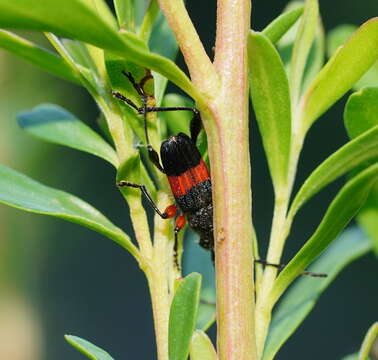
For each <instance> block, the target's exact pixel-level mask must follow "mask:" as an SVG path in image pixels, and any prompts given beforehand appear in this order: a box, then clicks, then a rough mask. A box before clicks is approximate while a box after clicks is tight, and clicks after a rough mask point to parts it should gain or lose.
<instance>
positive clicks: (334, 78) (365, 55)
mask: <svg viewBox="0 0 378 360" xmlns="http://www.w3.org/2000/svg"><path fill="white" fill-rule="evenodd" d="M377 58H378V18H374V19H371V20H369V21H367V22H366V23H365V24H363V25H362V26H361V27H360V28H359V29H358V30H357V31H356V32H355V33H354V34H353V36H352V37H351V38H350V39H349V40H348V41H347V42H346V43H345V45H344V46H343V47H341V48H339V50H338V51H337V52H336V53H335V55H333V56H332V58H331V59H330V60H329V61H328V62H327V64H326V65H325V66H324V67H323V69H322V70H321V71H320V73H319V74H318V75H317V77H316V78H315V79H314V81H313V82H312V83H311V85H310V87H309V88H308V90H307V91H306V93H305V94H304V96H303V99H302V102H301V111H302V122H303V123H302V126H303V127H304V129H305V130H307V129H308V128H309V127H310V126H311V125H312V123H313V122H314V121H315V120H316V119H317V118H318V117H319V116H320V115H322V114H323V113H324V112H325V111H326V110H327V109H328V108H329V107H330V106H331V105H332V104H333V103H335V102H336V101H337V100H338V99H339V98H340V97H341V96H342V95H344V94H345V92H346V91H348V90H349V89H350V88H351V87H352V86H353V84H355V82H356V81H357V80H358V79H359V78H360V77H361V76H362V75H363V74H364V73H365V72H366V71H367V70H368V69H369V68H370V67H371V66H372V65H373V64H374V63H375V61H376V60H377Z"/></svg>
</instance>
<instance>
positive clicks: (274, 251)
mask: <svg viewBox="0 0 378 360" xmlns="http://www.w3.org/2000/svg"><path fill="white" fill-rule="evenodd" d="M301 123H302V122H301V111H300V110H299V107H296V108H295V110H294V115H293V121H292V143H291V150H290V159H289V167H288V175H287V179H288V181H287V185H286V187H285V188H284V189H281V190H280V191H277V193H276V194H275V203H274V213H273V221H272V228H271V233H270V240H269V247H268V253H267V261H268V262H270V263H273V264H279V263H280V261H281V256H282V252H283V248H284V245H285V241H286V239H287V236H288V235H289V233H290V229H291V225H292V221H293V218H292V217H287V211H288V205H289V201H290V196H291V192H292V189H293V185H294V180H295V175H296V171H297V165H298V160H299V155H300V153H301V150H302V145H303V140H304V136H305V131H304V130H303V129H302V127H301ZM277 271H278V270H277V269H276V268H274V267H271V266H268V267H266V268H265V270H264V274H263V278H262V281H261V287H260V291H259V293H258V295H257V303H256V314H255V317H256V333H257V339H256V343H257V349H258V355H259V358H260V357H261V356H262V354H263V350H264V344H265V340H266V337H267V335H268V329H269V324H270V320H271V312H272V308H273V306H274V303H272V302H271V301H269V297H270V293H271V290H272V288H273V285H274V281H275V279H276V277H277Z"/></svg>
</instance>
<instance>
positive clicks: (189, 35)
mask: <svg viewBox="0 0 378 360" xmlns="http://www.w3.org/2000/svg"><path fill="white" fill-rule="evenodd" d="M158 2H159V5H160V8H161V10H162V12H163V13H164V15H165V16H166V18H167V21H168V23H169V26H170V27H171V29H172V30H173V32H174V34H175V36H176V40H177V43H178V44H179V46H180V50H181V52H182V54H183V56H184V59H185V62H186V65H187V66H188V69H189V73H190V77H191V79H192V81H193V83H194V84H195V85H196V86H197V87H199V88H200V89H201V92H203V93H207V94H212V93H213V90H214V89H215V82H217V74H216V72H215V69H214V66H213V64H212V63H211V60H210V59H209V57H208V56H207V54H206V51H205V49H204V47H203V45H202V42H201V40H200V38H199V36H198V34H197V31H196V29H195V28H194V25H193V23H192V21H191V19H190V17H189V14H188V12H187V11H186V8H185V4H184V2H183V0H158Z"/></svg>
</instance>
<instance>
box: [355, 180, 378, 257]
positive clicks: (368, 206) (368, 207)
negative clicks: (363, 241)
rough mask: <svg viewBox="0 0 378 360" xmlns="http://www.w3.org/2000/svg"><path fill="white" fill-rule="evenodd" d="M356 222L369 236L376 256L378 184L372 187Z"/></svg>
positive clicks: (377, 240) (377, 241) (377, 254)
mask: <svg viewBox="0 0 378 360" xmlns="http://www.w3.org/2000/svg"><path fill="white" fill-rule="evenodd" d="M357 222H358V224H359V225H360V226H361V227H362V228H363V229H364V231H365V232H366V234H367V235H368V236H369V238H370V240H371V242H372V244H373V246H374V252H375V255H376V256H378V184H376V185H375V186H374V188H373V189H372V191H371V193H370V195H369V197H368V199H367V200H366V203H365V205H364V206H363V207H362V209H361V211H360V212H359V213H358V216H357Z"/></svg>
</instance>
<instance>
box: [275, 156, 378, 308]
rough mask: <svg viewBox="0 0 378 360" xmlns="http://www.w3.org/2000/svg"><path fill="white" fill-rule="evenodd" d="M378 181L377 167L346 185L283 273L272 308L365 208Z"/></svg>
mask: <svg viewBox="0 0 378 360" xmlns="http://www.w3.org/2000/svg"><path fill="white" fill-rule="evenodd" d="M377 180H378V164H376V165H373V166H370V167H369V168H367V169H366V170H364V171H362V172H360V173H359V174H358V175H356V176H355V177H354V178H352V179H351V180H350V181H348V182H347V183H346V184H345V185H344V186H343V188H342V189H341V190H340V191H339V193H338V194H337V196H336V198H335V199H334V200H333V201H332V203H331V205H330V206H329V208H328V210H327V212H326V214H325V215H324V217H323V219H322V221H321V223H320V225H319V226H318V228H317V229H316V231H315V233H314V234H313V235H312V236H311V238H310V239H309V240H308V241H307V242H306V243H305V245H304V246H303V247H302V248H301V249H300V250H299V251H298V253H297V254H296V255H295V256H294V258H293V259H292V260H291V261H290V262H289V264H288V265H287V266H286V267H285V268H284V269H283V270H282V272H281V273H280V275H279V276H278V278H277V280H276V281H275V283H274V287H273V290H272V293H271V297H270V299H269V301H270V302H271V305H273V304H275V303H276V301H277V300H278V299H279V297H280V296H281V295H282V293H283V292H284V291H285V290H286V289H287V287H288V286H289V285H290V284H291V283H292V282H293V280H294V279H295V278H296V277H297V276H298V275H300V273H301V272H302V271H304V270H305V269H306V268H307V267H308V265H309V264H310V263H311V262H312V261H313V260H314V259H316V258H317V257H318V256H319V254H320V253H321V252H322V251H323V250H324V249H326V248H327V246H328V245H329V244H330V243H331V242H332V241H333V240H334V239H335V238H336V237H337V235H338V234H339V233H340V231H341V230H342V229H343V228H344V227H345V226H346V225H347V224H348V223H349V221H350V220H351V219H352V218H353V216H355V215H356V213H357V212H358V210H359V209H360V208H361V206H362V205H363V204H364V202H365V200H366V198H367V196H368V195H369V192H370V190H371V188H372V186H373V185H374V184H375V183H376V182H377Z"/></svg>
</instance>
